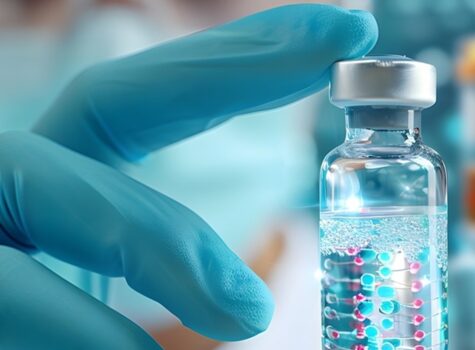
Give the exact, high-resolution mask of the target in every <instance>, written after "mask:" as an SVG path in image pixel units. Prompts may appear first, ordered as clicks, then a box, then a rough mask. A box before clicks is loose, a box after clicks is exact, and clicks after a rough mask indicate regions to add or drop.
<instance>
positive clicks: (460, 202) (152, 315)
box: [0, 0, 475, 350]
mask: <svg viewBox="0 0 475 350" xmlns="http://www.w3.org/2000/svg"><path fill="white" fill-rule="evenodd" d="M292 2H293V1H278V0H241V1H233V0H82V1H77V0H0V131H5V130H10V129H28V128H30V127H31V126H32V125H33V123H34V122H35V121H36V120H37V119H38V118H39V117H40V116H41V115H42V113H43V112H44V111H45V109H46V108H47V107H48V106H49V105H50V104H51V102H52V101H53V100H54V98H55V97H56V96H57V95H58V93H59V92H60V91H61V89H62V88H63V87H64V86H65V84H67V82H68V81H69V80H70V79H71V77H73V76H74V75H75V74H77V73H78V72H79V71H81V70H83V69H84V68H85V67H87V66H90V65H92V64H94V63H97V62H99V61H102V60H105V59H110V58H114V57H119V56H122V55H127V54H130V53H133V52H136V51H139V50H143V49H145V48H147V47H149V46H152V45H156V44H159V43H160V42H162V41H165V40H169V39H171V38H174V37H177V36H181V35H185V34H187V33H190V32H194V31H196V30H200V29H204V28H207V27H210V26H213V25H216V24H219V23H223V22H226V21H228V20H231V19H235V18H238V17H241V16H244V15H246V14H250V13H253V12H257V11H259V10H263V9H266V8H270V7H274V6H277V5H282V4H289V3H292ZM315 2H317V1H315ZM318 2H322V1H318ZM329 2H330V1H329ZM331 3H334V4H337V5H340V6H345V7H350V8H361V9H365V10H370V11H372V12H373V13H374V15H375V16H376V18H377V20H378V23H379V27H380V40H379V43H378V45H377V47H376V48H375V49H374V51H373V54H404V55H407V56H409V57H412V58H414V59H417V60H421V61H425V62H428V63H431V64H433V65H435V66H436V67H437V70H438V102H437V104H436V105H435V106H434V107H432V108H431V109H429V110H427V111H426V112H425V113H424V118H423V135H424V139H425V142H426V143H427V144H428V145H430V146H431V147H433V148H435V149H436V150H437V151H439V152H440V153H441V154H442V157H443V158H444V160H445V161H446V165H447V168H448V173H449V186H450V188H449V193H450V198H449V208H450V210H449V213H450V214H449V237H450V259H451V262H450V279H451V287H450V288H451V291H450V298H451V306H450V307H451V309H450V317H451V344H450V346H451V348H452V349H456V350H465V349H475V300H474V298H473V291H474V290H475V228H474V227H475V0H438V1H429V0H417V1H414V0H397V1H394V0H378V1H371V0H358V1H331ZM344 130H345V129H344V118H343V112H342V111H341V110H338V109H336V108H335V107H333V106H332V105H330V104H329V102H328V98H327V91H323V92H321V93H319V94H318V95H315V96H312V97H310V98H307V99H305V100H303V101H300V102H298V103H295V104H292V105H290V106H287V107H284V108H280V109H278V110H274V111H268V112H263V113H259V116H256V117H255V118H238V119H235V120H233V121H231V122H228V123H226V124H224V125H222V126H220V127H218V128H216V129H213V130H211V131H209V132H206V133H205V134H202V135H199V136H196V137H192V138H190V139H188V140H185V141H184V142H180V143H178V144H176V145H173V146H171V147H168V148H166V149H165V150H163V151H161V152H159V153H157V154H154V155H152V156H150V157H148V158H147V159H145V160H143V161H142V163H141V164H139V165H137V166H136V167H134V168H132V169H131V171H130V175H131V176H133V177H135V178H136V179H138V180H140V181H142V182H144V183H146V184H148V185H149V186H152V187H154V188H156V189H157V190H159V191H161V192H164V193H165V194H167V195H169V196H171V197H173V198H175V199H177V200H179V201H181V202H182V203H184V204H186V205H187V206H189V207H191V208H192V209H193V210H195V211H196V212H198V213H199V214H200V215H202V216H203V217H204V218H205V219H206V220H207V221H208V222H209V223H210V224H211V225H212V226H213V227H214V228H215V229H216V230H217V231H218V232H219V233H220V234H221V235H222V237H223V239H224V240H225V241H226V243H228V244H229V245H230V246H231V247H232V248H233V249H234V250H235V251H236V252H237V253H238V254H239V255H240V256H241V257H243V259H245V260H246V261H247V262H248V263H249V264H250V266H251V267H252V268H253V269H254V270H255V271H256V272H257V273H258V274H260V275H261V276H262V277H263V278H264V279H265V280H266V282H267V283H268V284H269V286H270V288H271V289H272V290H273V293H274V296H275V299H276V303H277V309H276V315H275V319H274V321H273V323H272V325H271V327H270V329H269V331H268V332H266V333H265V334H262V335H260V336H258V337H256V338H254V339H252V340H248V341H245V342H239V343H233V344H220V343H217V342H214V341H210V340H208V339H206V338H203V337H200V336H199V335H197V334H195V333H193V332H191V331H189V330H187V329H185V328H184V327H182V326H181V325H180V323H179V322H178V321H177V320H176V319H175V318H173V317H172V316H171V315H169V314H168V313H167V312H166V310H163V308H161V307H160V305H157V304H156V303H154V302H152V301H151V300H148V299H147V298H145V297H143V296H140V295H138V294H137V293H135V292H133V291H131V290H130V289H129V288H128V287H127V285H126V283H125V282H124V280H123V279H106V278H103V277H101V276H98V275H94V274H91V273H89V272H86V271H83V270H80V269H77V268H75V267H72V266H69V265H67V264H64V263H60V262H58V261H56V260H54V259H52V258H50V257H48V256H45V255H41V254H39V255H38V256H37V259H38V260H40V261H41V262H43V263H44V264H45V265H47V266H49V267H50V268H52V269H53V270H54V271H56V272H57V273H59V274H61V275H62V276H63V277H65V278H67V279H68V280H70V281H72V282H73V283H75V284H76V285H78V286H80V287H81V288H83V289H84V290H86V291H87V292H89V293H91V294H92V295H94V296H95V297H97V298H99V299H101V300H103V301H104V302H107V303H108V304H109V305H110V306H111V307H113V308H115V309H117V310H119V311H120V312H122V313H123V314H125V315H126V316H127V317H129V318H131V319H132V320H134V321H135V322H137V323H138V324H140V325H141V326H142V327H144V328H145V329H147V330H148V331H149V332H150V333H151V334H152V335H153V336H154V337H155V338H156V339H157V340H159V341H160V342H161V343H162V344H163V345H164V347H165V348H166V349H170V350H175V349H177V350H178V349H196V350H211V349H219V350H230V349H231V350H232V349H234V350H241V349H246V350H264V349H319V348H320V344H319V337H320V334H319V332H318V329H319V317H320V310H319V305H318V303H317V301H318V298H317V291H318V285H317V279H316V278H315V271H316V270H317V258H316V257H317V249H318V248H317V235H316V232H317V231H316V229H317V222H318V221H317V214H318V187H317V183H318V181H317V179H318V169H319V167H320V162H321V161H322V159H323V157H324V156H325V154H326V153H327V152H328V151H329V150H330V149H332V148H333V147H335V146H336V145H338V144H340V143H341V142H342V141H343V138H344ZM217 144H219V145H220V147H216V145H217ZM223 149H225V150H226V152H225V153H224V152H222V150H223ZM197 154H199V156H198V157H197V156H196V155H197ZM237 194H239V195H237ZM237 213H239V218H237Z"/></svg>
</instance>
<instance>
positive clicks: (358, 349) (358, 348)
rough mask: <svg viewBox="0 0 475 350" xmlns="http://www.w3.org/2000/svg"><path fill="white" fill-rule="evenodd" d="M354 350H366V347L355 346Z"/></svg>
mask: <svg viewBox="0 0 475 350" xmlns="http://www.w3.org/2000/svg"><path fill="white" fill-rule="evenodd" d="M353 350H365V346H364V345H361V344H359V345H355V346H353Z"/></svg>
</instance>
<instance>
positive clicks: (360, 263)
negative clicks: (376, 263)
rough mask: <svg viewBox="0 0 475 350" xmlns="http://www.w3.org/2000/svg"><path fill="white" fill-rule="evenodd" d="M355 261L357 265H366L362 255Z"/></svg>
mask: <svg viewBox="0 0 475 350" xmlns="http://www.w3.org/2000/svg"><path fill="white" fill-rule="evenodd" d="M353 262H354V263H355V265H356V266H363V265H364V260H363V258H362V257H361V256H357V257H355V259H354V260H353Z"/></svg>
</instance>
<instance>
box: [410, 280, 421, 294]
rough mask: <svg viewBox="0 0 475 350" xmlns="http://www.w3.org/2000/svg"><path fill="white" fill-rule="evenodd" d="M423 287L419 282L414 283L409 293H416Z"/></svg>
mask: <svg viewBox="0 0 475 350" xmlns="http://www.w3.org/2000/svg"><path fill="white" fill-rule="evenodd" d="M423 287H424V285H423V284H422V282H421V281H414V282H412V283H411V292H413V293H417V292H420V290H421V289H422V288H423Z"/></svg>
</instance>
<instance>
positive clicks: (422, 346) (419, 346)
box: [414, 345, 426, 350]
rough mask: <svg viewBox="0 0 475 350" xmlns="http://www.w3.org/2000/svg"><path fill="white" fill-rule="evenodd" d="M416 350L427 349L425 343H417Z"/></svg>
mask: <svg viewBox="0 0 475 350" xmlns="http://www.w3.org/2000/svg"><path fill="white" fill-rule="evenodd" d="M414 350H426V347H425V346H424V345H417V346H416V347H415V348H414Z"/></svg>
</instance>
